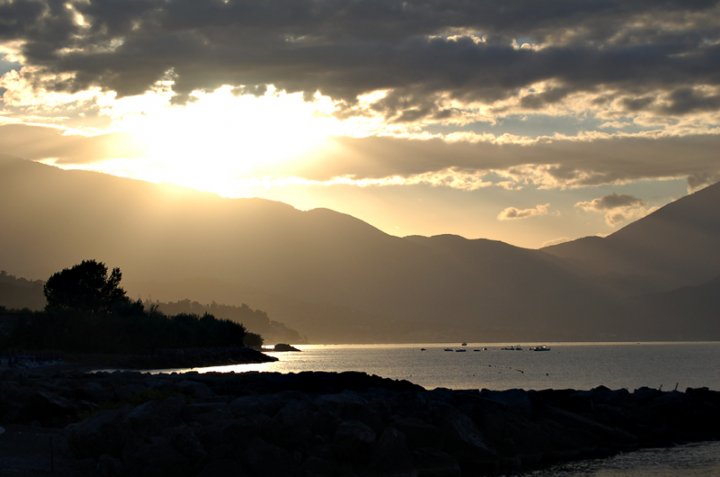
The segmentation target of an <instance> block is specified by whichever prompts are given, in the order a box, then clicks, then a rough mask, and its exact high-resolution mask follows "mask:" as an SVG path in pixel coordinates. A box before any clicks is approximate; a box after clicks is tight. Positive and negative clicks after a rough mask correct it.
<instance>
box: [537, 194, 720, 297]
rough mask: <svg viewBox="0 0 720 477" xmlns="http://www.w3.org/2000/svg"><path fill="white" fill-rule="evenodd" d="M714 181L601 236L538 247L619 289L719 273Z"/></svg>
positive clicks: (641, 289)
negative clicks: (613, 231) (609, 233)
mask: <svg viewBox="0 0 720 477" xmlns="http://www.w3.org/2000/svg"><path fill="white" fill-rule="evenodd" d="M718 204H720V184H715V185H712V186H710V187H707V188H705V189H703V190H700V191H698V192H695V193H694V194H690V195H688V196H686V197H683V198H681V199H679V200H677V201H675V202H672V203H670V204H668V205H666V206H665V207H662V208H660V209H659V210H657V211H655V212H654V213H652V214H650V215H648V216H647V217H645V218H643V219H640V220H638V221H636V222H633V223H631V224H629V225H627V226H626V227H624V228H622V229H620V230H618V231H617V232H615V233H613V234H611V235H609V236H607V237H605V238H600V237H585V238H582V239H579V240H575V241H572V242H567V243H563V244H559V245H555V246H551V247H547V248H544V249H543V251H544V252H547V253H548V254H551V255H553V256H556V257H558V258H561V259H563V260H566V261H567V262H568V263H571V264H573V265H574V266H575V267H576V269H577V270H580V271H581V272H582V273H583V274H584V275H587V276H593V277H596V278H597V279H600V280H604V281H606V282H607V283H613V284H614V285H615V287H616V289H617V290H622V291H624V292H625V293H630V294H634V293H651V292H660V291H668V290H671V289H674V288H678V287H682V286H686V285H694V284H699V283H702V282H704V281H707V280H710V279H711V278H713V277H715V276H717V275H718V273H720V247H718V243H720V213H719V212H718Z"/></svg>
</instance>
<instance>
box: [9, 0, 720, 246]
mask: <svg viewBox="0 0 720 477" xmlns="http://www.w3.org/2000/svg"><path fill="white" fill-rule="evenodd" d="M22 3H23V2H12V3H4V4H0V8H2V9H3V15H4V16H7V17H8V18H13V15H16V14H17V15H20V10H19V8H20V5H21V4H22ZM151 3H152V2H151ZM64 5H65V6H64V8H61V9H47V10H45V11H41V9H40V10H36V11H35V10H34V11H33V12H31V13H28V15H36V17H37V18H34V19H30V18H28V19H24V20H23V22H25V23H26V24H28V25H39V26H40V27H39V28H30V27H28V28H20V27H19V26H17V25H20V23H18V24H17V25H16V24H15V23H13V25H15V26H12V27H8V30H7V32H5V33H4V35H3V36H2V37H1V38H0V94H2V102H1V103H0V146H2V148H3V151H4V152H5V153H6V154H9V155H14V156H17V157H22V158H25V159H29V160H35V161H40V162H44V163H46V164H53V165H56V166H58V167H62V168H71V169H86V170H94V171H99V172H104V173H108V174H113V175H118V176H123V177H130V178H135V179H140V180H145V181H151V182H158V183H170V184H177V185H182V186H186V187H191V188H195V189H199V190H203V191H209V192H214V193H217V194H220V195H222V196H225V197H259V198H265V199H270V200H277V201H281V202H285V203H288V204H290V205H292V206H294V207H296V208H299V209H302V210H307V209H313V208H329V209H333V210H337V211H340V212H343V213H348V214H350V215H353V216H355V217H358V218H360V219H362V220H364V221H367V222H368V223H370V224H372V225H374V226H376V227H378V228H380V229H381V230H383V231H385V232H387V233H390V234H392V235H398V236H406V235H416V234H417V235H437V234H443V233H452V234H458V235H462V236H465V237H468V238H488V239H495V240H502V241H505V242H508V243H511V244H514V245H518V246H523V247H529V248H539V247H542V246H544V245H547V244H550V243H556V242H560V241H564V240H570V239H574V238H578V237H582V236H587V235H602V236H604V235H607V234H610V233H612V232H614V231H615V230H618V229H619V228H621V227H622V226H624V225H626V224H628V223H630V222H632V221H634V220H637V219H639V218H641V217H643V216H645V215H647V214H648V213H650V212H652V211H653V210H656V209H657V208H658V207H661V206H663V205H665V204H667V203H669V202H671V201H673V200H676V199H678V198H680V197H682V196H683V195H685V194H687V193H688V192H692V191H694V190H697V189H699V188H702V187H704V186H706V185H709V184H711V183H714V182H716V181H717V180H718V179H720V164H718V154H717V151H718V150H720V117H719V116H718V111H719V110H720V101H719V100H718V98H720V85H719V84H718V82H717V74H716V71H715V69H716V68H715V67H714V66H713V65H715V63H716V62H713V60H712V58H715V56H713V55H716V52H717V49H718V44H720V33H719V32H718V30H717V28H713V27H712V25H716V24H717V20H718V18H720V10H719V8H718V7H717V6H715V5H707V6H688V5H686V4H683V3H682V2H678V3H677V4H674V3H673V4H668V5H666V10H663V11H658V10H657V9H655V8H652V7H648V6H644V5H633V6H627V7H626V8H620V7H619V6H611V5H608V6H606V8H603V9H600V10H595V9H594V8H591V6H590V5H586V6H582V5H570V4H568V5H565V6H564V9H562V8H558V9H555V10H553V11H552V12H547V11H545V10H543V9H542V6H541V5H538V4H530V5H521V4H514V5H511V6H509V7H508V8H507V9H505V10H495V9H494V8H493V7H492V6H485V7H481V6H478V7H477V8H469V7H467V6H463V5H464V4H462V3H458V4H455V3H454V2H450V3H448V4H447V5H446V6H445V10H444V11H443V12H442V14H440V13H439V12H433V8H435V7H433V6H432V5H430V4H428V5H426V6H425V7H426V8H425V7H423V5H424V2H418V3H416V4H413V5H407V4H404V3H402V2H399V3H397V4H396V2H392V1H391V2H388V4H387V5H386V6H387V8H388V9H387V10H386V9H378V10H373V8H374V7H371V6H370V5H366V6H365V8H366V9H367V10H368V11H364V10H363V7H362V6H361V7H358V9H355V10H354V9H353V8H351V7H350V6H349V5H344V4H342V2H341V3H340V4H337V5H335V7H330V6H324V7H322V8H320V7H318V8H316V9H314V10H313V9H310V7H309V5H306V7H308V10H307V15H304V16H302V17H298V18H297V19H285V20H283V21H280V22H278V21H276V20H275V19H277V18H285V17H284V16H283V14H282V12H281V11H279V10H276V9H275V6H274V5H273V4H268V5H266V6H265V7H262V8H260V7H258V8H257V9H255V10H252V9H251V10H252V11H253V14H252V15H251V17H247V10H245V8H250V7H249V6H248V5H245V2H235V1H229V2H217V3H212V4H208V5H207V6H206V8H205V9H196V8H195V7H187V8H185V7H181V6H180V5H175V4H173V3H172V2H169V3H167V2H166V3H158V4H157V5H155V6H153V7H152V8H151V7H150V6H149V4H148V6H146V7H147V9H146V7H143V6H139V7H138V8H137V9H135V10H128V11H127V12H125V13H124V15H125V16H123V17H122V18H120V17H117V12H115V11H114V10H112V9H111V8H105V6H103V5H102V4H100V3H95V2H89V1H69V2H67V3H65V4H64ZM48 8H49V7H48ZM299 8H301V7H299ZM393 8H398V9H400V10H398V11H402V14H400V15H396V14H395V13H393V12H394V10H393ZM301 9H302V8H301ZM370 10H372V11H370ZM365 15H371V16H372V18H373V22H371V23H367V22H366V20H367V17H366V16H365ZM18 18H19V17H18ZM248 18H252V19H253V20H252V21H250V20H248ZM33 22H34V23H33ZM50 25H55V26H56V28H55V29H52V28H45V27H44V26H47V27H49V26H50ZM358 25H362V28H359V27H358ZM53 35H55V37H53ZM180 44H182V45H184V46H183V48H181V47H180V46H173V45H180ZM229 45H232V46H229ZM128 58H132V60H131V61H128ZM702 65H705V66H702ZM714 68H715V69H714ZM669 72H672V74H670V73H669Z"/></svg>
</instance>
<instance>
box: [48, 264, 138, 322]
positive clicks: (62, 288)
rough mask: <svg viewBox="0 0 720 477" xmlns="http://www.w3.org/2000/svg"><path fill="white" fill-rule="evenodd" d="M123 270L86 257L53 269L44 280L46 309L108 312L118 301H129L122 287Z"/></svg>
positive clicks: (117, 304) (120, 303) (118, 303)
mask: <svg viewBox="0 0 720 477" xmlns="http://www.w3.org/2000/svg"><path fill="white" fill-rule="evenodd" d="M121 279H122V273H121V272H120V269H119V268H113V269H112V271H111V272H110V273H109V274H108V268H107V266H106V265H105V264H104V263H102V262H98V261H96V260H83V261H82V262H81V263H80V264H78V265H75V266H73V267H70V268H65V269H63V270H62V271H60V272H57V273H54V274H53V275H52V276H51V277H50V278H49V279H48V281H47V282H46V283H45V288H44V292H45V299H46V300H47V306H46V309H47V310H77V311H87V312H91V313H108V312H110V311H111V310H113V308H115V307H117V306H119V305H126V304H129V303H130V299H129V298H128V297H127V294H126V293H125V290H123V289H122V288H121V287H120V280H121Z"/></svg>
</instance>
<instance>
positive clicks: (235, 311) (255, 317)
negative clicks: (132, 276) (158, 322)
mask: <svg viewBox="0 0 720 477" xmlns="http://www.w3.org/2000/svg"><path fill="white" fill-rule="evenodd" d="M145 306H146V307H147V306H157V308H158V309H159V310H160V311H161V312H163V313H165V314H166V315H178V314H180V313H194V314H196V315H203V314H204V313H209V314H211V315H213V316H215V317H216V318H223V319H226V320H230V321H235V322H237V323H242V324H243V325H244V326H245V328H246V329H247V330H248V331H251V332H253V333H257V334H259V335H260V336H262V337H263V339H264V340H265V343H266V344H272V343H304V342H305V341H306V339H305V338H304V337H302V336H300V334H299V333H298V332H297V331H295V330H293V329H290V328H288V327H287V326H285V325H284V324H283V323H280V322H279V321H274V320H271V319H270V317H268V314H267V313H265V312H264V311H262V310H253V309H252V308H250V307H249V306H247V305H245V304H242V305H240V306H232V305H222V304H219V303H210V304H207V305H204V304H202V303H198V302H196V301H190V300H180V301H175V302H172V303H162V302H152V303H145Z"/></svg>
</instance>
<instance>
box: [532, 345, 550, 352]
mask: <svg viewBox="0 0 720 477" xmlns="http://www.w3.org/2000/svg"><path fill="white" fill-rule="evenodd" d="M530 351H550V347H549V346H545V345H540V346H531V347H530Z"/></svg>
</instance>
